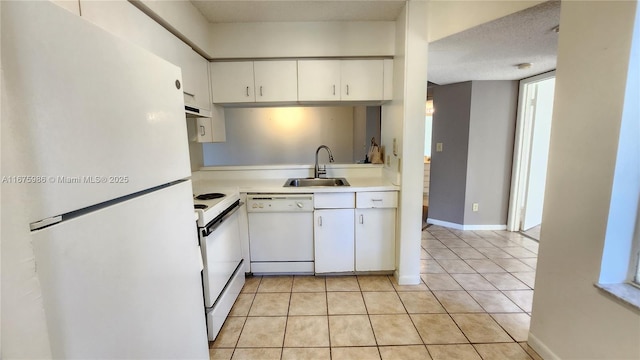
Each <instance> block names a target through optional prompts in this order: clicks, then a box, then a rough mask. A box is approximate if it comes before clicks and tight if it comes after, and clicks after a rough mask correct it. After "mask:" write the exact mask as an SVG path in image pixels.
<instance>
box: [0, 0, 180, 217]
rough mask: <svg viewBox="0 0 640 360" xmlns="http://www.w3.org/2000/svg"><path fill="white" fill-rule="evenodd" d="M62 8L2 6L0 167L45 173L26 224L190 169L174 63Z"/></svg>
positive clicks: (161, 181) (36, 185) (35, 185)
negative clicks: (1, 142) (5, 131)
mask: <svg viewBox="0 0 640 360" xmlns="http://www.w3.org/2000/svg"><path fill="white" fill-rule="evenodd" d="M52 9H53V10H52ZM59 10H60V8H57V7H53V8H49V7H48V6H47V5H46V4H43V3H42V2H39V1H35V2H33V1H21V2H3V4H2V11H3V23H2V50H3V51H2V70H3V73H4V81H5V88H6V89H9V91H8V92H6V93H4V94H3V97H4V99H6V103H5V102H3V106H2V111H3V118H2V122H3V127H4V124H5V122H6V124H13V125H11V126H7V128H9V129H12V131H14V133H13V134H12V137H13V138H14V139H15V147H11V149H12V151H14V155H15V156H7V158H8V159H9V160H8V161H6V162H5V159H4V157H3V163H2V166H3V170H11V171H12V172H7V173H9V174H24V175H38V176H41V179H46V181H44V182H37V183H33V184H30V185H31V191H32V193H33V194H38V195H41V194H46V196H34V197H33V198H31V199H30V203H29V204H28V205H29V206H30V207H31V208H32V209H33V212H32V214H33V216H32V218H31V219H30V221H37V220H41V219H44V218H47V217H50V216H55V215H59V214H64V213H67V212H70V211H74V210H78V209H81V208H84V207H87V206H90V205H94V204H97V203H101V202H104V201H107V200H111V199H114V198H117V197H120V196H124V195H128V194H131V193H134V192H137V191H141V190H145V189H149V188H152V187H155V186H158V185H161V184H165V183H169V182H171V181H175V180H178V179H181V178H186V177H189V176H190V175H191V170H190V166H189V149H188V144H187V141H186V139H187V129H186V126H185V115H184V102H183V94H182V89H181V82H182V78H181V75H180V68H178V67H177V66H175V65H172V64H170V63H168V62H167V61H165V60H163V59H161V58H159V57H157V56H156V55H153V54H151V53H150V52H148V51H146V50H144V49H142V48H140V47H138V46H136V45H134V44H132V43H130V42H127V41H125V40H122V39H120V38H117V37H115V36H113V35H111V34H110V33H108V32H106V31H105V30H103V29H100V28H98V27H97V26H93V25H91V24H90V23H88V22H87V21H85V20H83V19H81V18H79V17H78V16H76V15H73V14H72V13H70V12H68V11H59ZM5 11H6V15H5ZM5 104H6V107H5ZM5 111H6V113H5ZM14 171H15V172H14Z"/></svg>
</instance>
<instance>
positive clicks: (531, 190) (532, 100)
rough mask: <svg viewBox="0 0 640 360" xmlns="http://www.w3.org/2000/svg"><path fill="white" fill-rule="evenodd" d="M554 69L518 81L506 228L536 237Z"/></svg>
mask: <svg viewBox="0 0 640 360" xmlns="http://www.w3.org/2000/svg"><path fill="white" fill-rule="evenodd" d="M554 90H555V71H551V72H548V73H544V74H541V75H537V76H534V77H531V78H527V79H523V80H521V81H520V98H519V101H518V120H517V125H516V139H515V141H516V142H515V151H514V158H513V159H514V162H513V171H512V180H511V199H510V201H509V217H508V221H507V229H508V230H509V231H520V232H523V233H524V234H525V235H528V236H530V237H532V238H534V239H536V240H540V228H541V226H542V210H543V205H544V190H545V183H546V178H547V163H548V158H549V140H550V137H551V119H552V114H553V98H554V92H555V91H554Z"/></svg>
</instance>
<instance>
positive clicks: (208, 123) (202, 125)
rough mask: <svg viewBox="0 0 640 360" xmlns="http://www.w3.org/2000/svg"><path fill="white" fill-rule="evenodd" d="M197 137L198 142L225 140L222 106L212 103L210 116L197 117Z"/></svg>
mask: <svg viewBox="0 0 640 360" xmlns="http://www.w3.org/2000/svg"><path fill="white" fill-rule="evenodd" d="M196 125H197V129H196V130H197V137H196V141H197V142H199V143H209V142H225V141H226V140H227V135H226V131H225V130H226V129H225V119H224V108H223V107H222V106H220V105H213V111H212V112H211V117H210V118H197V119H196Z"/></svg>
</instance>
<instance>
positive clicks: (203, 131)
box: [200, 125, 205, 136]
mask: <svg viewBox="0 0 640 360" xmlns="http://www.w3.org/2000/svg"><path fill="white" fill-rule="evenodd" d="M204 135H205V128H204V126H202V125H200V136H204Z"/></svg>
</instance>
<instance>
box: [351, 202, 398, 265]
mask: <svg viewBox="0 0 640 360" xmlns="http://www.w3.org/2000/svg"><path fill="white" fill-rule="evenodd" d="M355 227H356V229H355V230H356V243H355V247H356V250H355V254H356V271H381V270H394V269H395V268H396V266H395V265H396V242H395V239H396V209H392V208H386V209H356V225H355Z"/></svg>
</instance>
